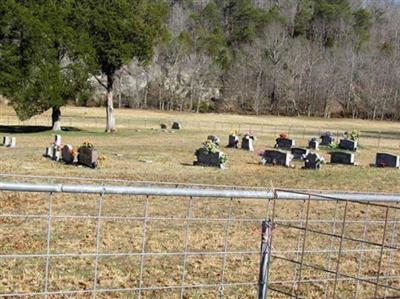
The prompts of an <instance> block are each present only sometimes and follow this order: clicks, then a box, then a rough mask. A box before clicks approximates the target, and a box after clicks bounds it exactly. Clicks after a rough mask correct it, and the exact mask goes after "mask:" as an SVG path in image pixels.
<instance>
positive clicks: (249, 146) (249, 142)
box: [242, 135, 254, 152]
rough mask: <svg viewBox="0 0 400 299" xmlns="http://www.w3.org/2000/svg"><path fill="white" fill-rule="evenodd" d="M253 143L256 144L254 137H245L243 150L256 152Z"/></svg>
mask: <svg viewBox="0 0 400 299" xmlns="http://www.w3.org/2000/svg"><path fill="white" fill-rule="evenodd" d="M253 142H254V136H250V135H245V136H244V137H243V138H242V149H244V150H247V151H250V152H253V151H254V147H253Z"/></svg>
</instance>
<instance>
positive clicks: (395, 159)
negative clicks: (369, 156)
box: [375, 153, 400, 168]
mask: <svg viewBox="0 0 400 299" xmlns="http://www.w3.org/2000/svg"><path fill="white" fill-rule="evenodd" d="M375 165H376V166H377V167H391V168H399V167H400V156H397V155H393V154H388V153H377V154H376V162H375Z"/></svg>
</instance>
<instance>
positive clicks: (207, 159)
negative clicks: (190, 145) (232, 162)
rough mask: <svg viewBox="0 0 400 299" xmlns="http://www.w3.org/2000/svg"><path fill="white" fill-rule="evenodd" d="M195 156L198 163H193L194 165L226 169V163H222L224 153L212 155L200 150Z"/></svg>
mask: <svg viewBox="0 0 400 299" xmlns="http://www.w3.org/2000/svg"><path fill="white" fill-rule="evenodd" d="M195 155H196V159H197V161H195V162H193V164H194V165H199V166H211V167H219V168H224V163H221V157H222V155H223V153H222V152H216V153H210V152H208V151H206V150H204V149H198V150H197V151H196V153H195Z"/></svg>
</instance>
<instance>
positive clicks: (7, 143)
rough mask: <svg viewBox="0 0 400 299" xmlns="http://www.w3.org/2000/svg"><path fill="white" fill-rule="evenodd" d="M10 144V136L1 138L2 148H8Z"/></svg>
mask: <svg viewBox="0 0 400 299" xmlns="http://www.w3.org/2000/svg"><path fill="white" fill-rule="evenodd" d="M10 143H11V139H10V136H3V145H4V146H9V145H10Z"/></svg>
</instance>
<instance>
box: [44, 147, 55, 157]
mask: <svg viewBox="0 0 400 299" xmlns="http://www.w3.org/2000/svg"><path fill="white" fill-rule="evenodd" d="M44 156H45V157H48V158H53V146H49V147H46V149H45V151H44Z"/></svg>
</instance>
